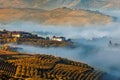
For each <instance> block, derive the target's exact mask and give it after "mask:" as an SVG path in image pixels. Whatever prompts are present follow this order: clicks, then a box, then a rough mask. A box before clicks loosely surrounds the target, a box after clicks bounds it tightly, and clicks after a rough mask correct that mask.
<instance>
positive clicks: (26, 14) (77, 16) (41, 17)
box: [0, 7, 113, 26]
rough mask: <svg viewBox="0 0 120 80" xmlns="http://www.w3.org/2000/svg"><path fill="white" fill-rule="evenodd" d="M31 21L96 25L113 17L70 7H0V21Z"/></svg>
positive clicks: (109, 20) (111, 19)
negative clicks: (46, 8) (45, 8)
mask: <svg viewBox="0 0 120 80" xmlns="http://www.w3.org/2000/svg"><path fill="white" fill-rule="evenodd" d="M14 21H31V22H37V23H40V24H49V25H73V26H79V25H91V24H93V25H98V24H106V23H111V22H112V21H113V18H112V17H110V16H108V15H104V14H102V13H99V12H97V11H90V10H83V9H78V10H75V9H70V8H66V7H62V8H57V9H53V10H42V9H31V8H0V22H1V23H9V22H14Z"/></svg>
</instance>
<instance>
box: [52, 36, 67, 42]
mask: <svg viewBox="0 0 120 80" xmlns="http://www.w3.org/2000/svg"><path fill="white" fill-rule="evenodd" d="M51 40H53V41H65V37H55V36H53V37H52V39H51Z"/></svg>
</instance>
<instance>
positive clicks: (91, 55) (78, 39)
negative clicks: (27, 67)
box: [0, 11, 120, 77]
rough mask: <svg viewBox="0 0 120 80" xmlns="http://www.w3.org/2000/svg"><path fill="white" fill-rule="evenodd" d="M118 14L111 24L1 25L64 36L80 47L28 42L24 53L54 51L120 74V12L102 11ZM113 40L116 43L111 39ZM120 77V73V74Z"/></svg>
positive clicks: (27, 23)
mask: <svg viewBox="0 0 120 80" xmlns="http://www.w3.org/2000/svg"><path fill="white" fill-rule="evenodd" d="M101 12H103V13H106V14H108V15H111V16H115V17H117V18H118V19H117V21H116V22H114V23H111V24H108V25H102V26H89V27H82V26H81V27H73V26H45V25H40V24H37V23H32V22H22V21H21V22H13V23H10V24H1V27H0V28H1V29H4V28H5V29H8V30H20V31H29V32H32V33H35V34H38V35H39V36H43V37H46V36H49V37H52V36H54V35H55V36H64V37H66V38H70V39H72V41H73V42H74V43H75V45H76V46H77V47H76V48H73V49H72V48H54V47H51V48H42V47H35V46H28V45H15V44H14V45H15V46H19V47H22V48H23V50H22V51H21V52H29V53H34V54H38V53H39V54H52V55H54V56H59V57H64V58H68V59H71V60H75V61H81V62H84V63H87V64H89V65H91V66H93V67H95V68H97V69H100V70H102V71H105V72H108V73H110V74H112V75H115V76H119V74H120V62H119V61H120V37H119V34H120V26H119V25H120V16H119V14H120V11H106V12H105V11H101ZM110 40H111V41H112V45H110V44H109V41H110ZM119 77H120V76H119Z"/></svg>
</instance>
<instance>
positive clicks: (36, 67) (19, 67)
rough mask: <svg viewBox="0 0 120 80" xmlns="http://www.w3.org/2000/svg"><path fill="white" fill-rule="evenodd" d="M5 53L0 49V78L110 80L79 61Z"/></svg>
mask: <svg viewBox="0 0 120 80" xmlns="http://www.w3.org/2000/svg"><path fill="white" fill-rule="evenodd" d="M1 53H2V54H1ZM7 53H10V52H9V51H6V53H3V52H1V50H0V79H1V80H111V79H110V76H109V77H108V76H107V75H106V74H105V73H104V72H101V71H99V70H96V69H94V68H92V67H91V66H89V65H87V64H84V63H81V62H75V61H72V60H68V59H64V58H60V57H54V56H52V55H45V54H39V55H38V54H36V55H35V54H34V55H33V54H25V53H18V54H7ZM11 53H12V52H11ZM105 77H106V78H105ZM104 78H105V79H104Z"/></svg>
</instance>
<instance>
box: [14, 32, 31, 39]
mask: <svg viewBox="0 0 120 80" xmlns="http://www.w3.org/2000/svg"><path fill="white" fill-rule="evenodd" d="M31 36H32V34H31V33H28V32H22V31H13V32H12V37H18V38H20V37H31Z"/></svg>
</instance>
